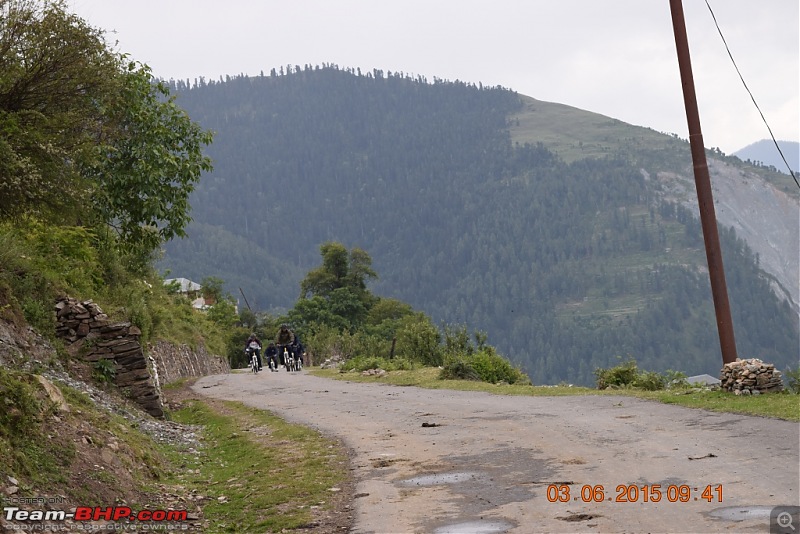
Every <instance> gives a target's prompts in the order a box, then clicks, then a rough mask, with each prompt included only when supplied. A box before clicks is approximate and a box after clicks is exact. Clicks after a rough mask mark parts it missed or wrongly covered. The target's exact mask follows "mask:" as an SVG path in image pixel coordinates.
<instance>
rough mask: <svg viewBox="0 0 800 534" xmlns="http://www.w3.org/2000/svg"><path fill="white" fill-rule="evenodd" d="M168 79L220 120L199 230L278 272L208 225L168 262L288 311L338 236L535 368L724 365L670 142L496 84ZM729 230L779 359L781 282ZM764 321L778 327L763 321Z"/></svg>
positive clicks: (747, 317) (786, 330)
mask: <svg viewBox="0 0 800 534" xmlns="http://www.w3.org/2000/svg"><path fill="white" fill-rule="evenodd" d="M175 89H177V91H178V103H179V104H180V105H182V106H183V107H184V108H186V109H187V110H188V111H189V113H190V114H191V115H192V116H193V118H195V120H197V121H198V122H200V123H201V124H203V126H204V127H210V128H213V129H215V130H217V132H218V133H217V137H216V141H215V145H214V146H212V147H210V150H209V151H210V153H211V155H212V157H213V158H214V160H215V167H216V170H215V173H214V174H212V175H209V176H206V177H205V178H204V180H203V181H201V184H200V185H199V187H198V190H197V191H196V192H195V195H194V197H193V200H192V205H193V206H194V210H195V211H194V214H193V215H194V216H195V219H196V223H195V225H194V226H193V227H190V228H189V233H190V235H192V234H195V235H197V229H200V228H204V229H205V230H203V231H202V233H203V234H209V233H212V234H213V233H216V232H217V231H216V230H213V228H214V227H216V226H220V225H222V226H220V227H221V228H222V227H224V228H225V232H228V233H229V234H230V233H233V234H236V235H240V236H242V237H244V238H245V239H246V240H247V241H248V242H249V245H248V248H249V249H250V250H252V251H253V254H254V257H268V258H269V262H260V261H259V262H258V263H265V265H267V266H269V265H272V266H271V267H268V268H267V269H266V270H263V269H259V268H258V267H257V265H253V266H251V267H247V266H246V265H245V264H246V263H247V261H248V260H247V254H246V252H247V251H243V250H240V248H241V247H242V246H244V245H241V244H240V245H239V246H238V247H233V246H231V243H232V241H233V240H232V239H221V240H220V239H217V240H213V239H212V240H209V239H207V238H204V239H203V240H200V241H194V242H193V243H192V242H186V241H184V242H175V243H170V244H169V245H168V247H167V255H166V259H165V262H164V265H165V266H168V267H170V268H172V269H173V273H176V274H181V275H185V276H199V277H202V276H206V275H217V276H221V277H222V278H224V279H225V278H227V274H231V275H233V276H235V277H236V278H237V280H242V283H243V285H245V289H246V290H247V291H248V300H250V302H251V303H253V301H254V300H256V301H257V302H258V307H259V308H260V309H267V310H269V309H272V310H274V311H275V312H277V313H279V312H280V310H281V308H283V309H286V308H287V307H289V306H290V305H291V303H292V302H293V298H294V297H295V296H296V295H297V288H298V286H297V282H298V281H299V279H297V280H294V279H293V277H294V276H296V273H299V272H302V271H303V270H305V269H307V268H308V267H310V266H312V265H313V262H314V261H315V255H316V251H317V248H318V246H319V244H321V243H322V242H324V241H327V240H336V241H340V242H343V243H344V244H345V245H346V246H359V247H361V248H364V249H365V250H367V251H368V252H369V253H370V254H371V255H372V257H373V259H374V266H375V268H376V270H377V271H378V273H379V274H380V276H381V280H380V281H378V282H377V283H376V289H378V291H379V293H381V294H383V295H386V296H390V297H396V298H399V299H401V300H403V301H405V302H409V303H410V304H412V305H413V306H414V307H415V308H416V309H423V310H425V311H426V312H428V313H429V314H431V315H432V316H433V317H434V318H435V319H436V320H437V321H443V322H446V323H463V324H467V325H469V326H470V327H471V328H478V329H481V330H485V331H487V332H489V334H490V335H491V336H496V337H498V338H499V341H498V342H494V343H493V344H494V345H495V346H497V347H498V348H499V349H500V350H501V351H503V352H504V353H506V354H508V355H509V356H510V357H511V359H512V360H513V361H516V362H517V363H518V364H520V365H522V366H523V367H525V369H526V371H527V372H528V373H529V374H530V375H531V376H532V378H534V379H535V380H537V381H558V380H561V379H565V380H569V381H570V382H575V383H580V382H583V383H587V382H589V381H591V375H592V371H593V368H594V367H597V366H604V365H608V364H609V362H612V361H613V359H614V357H615V356H617V355H624V354H626V353H627V354H631V355H635V356H636V357H637V359H640V361H641V362H643V365H644V366H650V367H653V368H664V366H665V365H667V364H668V360H667V359H664V356H665V355H666V354H671V353H675V352H677V353H684V354H685V356H684V359H685V363H684V364H683V365H684V368H685V370H686V371H687V372H709V373H715V372H716V370H715V369H714V367H715V366H717V365H718V364H719V363H718V362H719V356H718V352H719V349H718V347H716V346H715V345H716V341H715V340H716V332H715V327H714V320H713V311H712V310H711V307H710V303H709V300H710V294H709V291H710V290H709V289H708V287H707V286H708V280H707V275H704V274H703V264H704V254H703V252H702V237H701V235H700V231H699V224H698V223H697V221H696V220H695V219H694V217H693V216H692V215H691V211H690V208H691V197H692V194H691V192H690V191H688V189H687V188H686V187H683V186H682V185H681V181H682V180H684V179H685V176H687V175H688V176H690V173H691V159H690V157H689V151H688V145H687V144H686V142H685V141H682V140H680V139H678V138H677V137H676V136H668V135H665V134H659V133H657V132H654V131H653V130H650V129H646V128H641V127H634V126H630V125H625V123H622V122H620V121H616V120H614V119H609V118H606V117H603V116H601V115H597V114H590V115H589V114H588V112H583V113H581V112H580V111H581V110H576V108H570V107H569V106H563V105H560V104H556V105H551V104H548V103H543V102H539V101H535V100H533V99H529V98H528V97H523V96H520V95H518V94H516V93H514V92H513V91H510V90H507V89H502V88H477V87H475V86H473V85H470V84H465V83H462V82H458V83H450V82H441V81H436V82H435V83H433V84H429V83H427V82H426V81H424V80H419V79H409V78H407V77H402V76H396V75H389V76H384V75H383V74H382V73H375V74H374V75H368V76H357V75H355V74H354V73H352V72H345V71H341V70H338V69H330V68H328V69H307V70H305V71H298V72H295V73H291V74H289V75H283V76H266V77H257V78H246V77H243V78H240V79H233V80H231V81H230V82H226V83H220V84H212V85H208V86H204V87H195V88H188V87H176V88H175ZM531 105H533V106H534V108H535V109H534V111H538V112H539V116H538V117H533V119H532V118H531V117H528V116H525V111H526V106H531ZM554 110H556V111H554ZM558 110H560V111H561V113H558V112H557V111H558ZM564 110H567V111H569V113H568V114H567V113H565V112H564ZM548 114H549V115H548ZM587 121H588V122H593V121H594V122H596V123H597V124H599V125H600V127H598V128H595V130H596V131H588V130H589V128H587V126H586V123H587ZM548 123H549V124H553V123H557V124H558V126H559V128H560V131H554V129H553V128H550V129H549V130H548V129H547V125H548ZM543 130H546V131H547V132H549V134H550V138H547V136H546V135H543V134H542V133H541V132H542V131H543ZM581 131H582V132H584V133H583V134H581V135H577V134H574V132H581ZM587 132H588V133H587ZM526 135H527V137H526ZM570 135H572V137H570ZM543 141H547V143H548V147H545V144H544V142H543ZM551 149H552V151H551ZM569 152H571V153H572V154H573V155H578V156H580V155H581V154H588V157H584V158H581V157H572V158H571V159H567V158H562V154H564V153H569ZM710 152H711V151H710ZM714 156H715V159H720V160H723V161H725V164H726V165H733V166H736V165H739V166H740V167H737V168H742V169H749V167H748V166H746V165H744V164H742V163H741V162H739V161H738V160H736V159H735V158H727V157H725V156H724V155H722V154H714ZM746 172H750V171H749V170H747V171H746ZM753 172H756V173H760V172H765V171H764V170H763V169H756V170H754V171H753ZM687 173H688V174H687ZM774 174H777V173H774ZM673 175H675V176H677V177H679V179H676V178H674V177H673ZM759 179H760V178H759ZM769 179H770V180H777V183H780V179H781V178H780V177H778V178H775V177H772V176H769ZM770 187H773V186H770ZM228 191H230V192H228ZM229 195H233V196H234V197H235V198H229ZM789 198H791V200H792V202H794V197H791V196H789ZM717 202H719V199H717ZM687 206H689V207H687ZM248 213H252V214H253V216H252V217H247V218H245V217H244V214H248ZM722 233H723V240H724V248H723V252H724V253H725V254H726V270H728V269H730V271H732V272H733V273H734V275H733V276H732V278H734V280H735V282H734V283H733V284H732V286H733V287H732V288H731V289H732V294H733V301H734V303H736V302H737V301H739V300H741V299H744V301H745V302H748V306H747V307H746V308H744V309H742V308H740V309H739V311H736V307H735V306H734V313H735V314H737V316H736V317H735V319H734V321H735V323H742V328H743V333H744V335H743V336H741V337H742V338H743V339H744V341H743V350H744V351H745V353H747V354H751V353H752V352H757V353H759V354H760V355H762V356H764V357H773V355H776V356H779V357H781V358H787V357H788V353H791V352H792V351H793V350H794V349H789V348H788V347H790V346H791V341H790V339H791V336H792V335H793V332H796V330H797V326H796V316H795V317H794V319H792V318H791V317H790V316H791V315H792V312H790V311H788V309H787V310H783V309H782V308H781V305H780V304H779V303H778V301H777V299H776V297H774V295H772V293H771V290H769V289H768V285H769V284H770V283H779V284H780V283H781V282H779V281H777V282H776V277H775V276H774V275H770V274H765V273H761V274H758V272H759V267H758V266H757V258H759V257H760V256H761V255H762V254H761V253H758V252H756V253H752V252H748V250H747V248H746V247H745V246H744V242H743V241H742V240H741V239H739V241H738V242H737V241H736V240H735V238H734V237H733V234H731V233H729V232H726V231H723V232H722ZM220 235H222V234H220ZM212 241H213V247H214V249H215V250H216V251H217V252H215V253H212V252H210V251H211V250H212V249H211V248H209V247H210V246H212ZM726 249H727V250H726ZM728 258H731V259H730V261H729V259H728ZM748 262H749V263H748ZM729 265H730V267H729ZM747 265H750V266H749V267H748V266H747ZM176 269H178V270H179V271H180V272H178V271H177V270H176ZM246 273H249V274H246ZM293 273H294V274H293ZM248 280H249V282H248ZM258 280H260V281H258ZM237 285H238V284H237ZM229 287H230V286H229ZM239 287H241V286H239ZM757 287H758V288H762V287H763V289H758V288H757ZM270 288H271V289H270ZM234 289H235V286H234ZM742 291H744V292H745V293H744V294H747V295H748V296H744V294H743V293H742ZM752 292H755V293H752ZM768 293H769V295H772V296H769V295H768ZM782 293H783V294H786V293H791V291H790V290H787V291H784V292H782ZM251 294H255V295H256V296H254V297H251ZM702 295H708V297H705V298H703V297H702ZM706 299H708V300H706ZM752 302H756V303H758V306H753V305H752V304H751V303H752ZM787 314H788V315H787ZM759 315H761V316H763V317H759ZM767 316H773V317H778V318H780V319H779V320H780V321H786V322H785V323H784V322H782V323H781V325H782V326H780V327H779V328H778V330H779V331H778V332H777V333H775V334H772V333H770V334H767V333H766V332H767V331H768V330H769V329H768V328H767V326H766V323H764V321H765V320H766V317H767ZM793 321H794V322H793ZM761 323H764V324H761ZM659 324H660V325H662V326H661V327H659V326H655V325H659ZM664 325H669V326H668V327H664ZM642 332H646V335H644V336H642ZM758 332H762V334H759V333H758ZM781 354H783V356H780V355H781ZM782 361H785V360H782ZM656 370H658V369H656Z"/></svg>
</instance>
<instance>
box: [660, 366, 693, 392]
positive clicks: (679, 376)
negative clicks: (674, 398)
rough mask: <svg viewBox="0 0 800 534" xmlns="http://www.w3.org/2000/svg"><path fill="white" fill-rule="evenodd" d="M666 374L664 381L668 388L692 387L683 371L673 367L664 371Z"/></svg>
mask: <svg viewBox="0 0 800 534" xmlns="http://www.w3.org/2000/svg"><path fill="white" fill-rule="evenodd" d="M663 375H664V383H665V385H666V387H667V388H670V389H679V388H688V387H691V384H689V382H688V381H687V380H686V373H683V372H681V371H673V370H672V369H667V370H666V371H664V373H663Z"/></svg>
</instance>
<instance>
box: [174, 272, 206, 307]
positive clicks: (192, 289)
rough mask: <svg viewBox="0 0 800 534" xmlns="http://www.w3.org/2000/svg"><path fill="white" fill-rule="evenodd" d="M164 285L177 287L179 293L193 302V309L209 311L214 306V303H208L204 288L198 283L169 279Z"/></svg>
mask: <svg viewBox="0 0 800 534" xmlns="http://www.w3.org/2000/svg"><path fill="white" fill-rule="evenodd" d="M164 285H165V286H176V287H177V288H178V293H180V294H181V295H186V297H187V298H188V299H189V300H191V301H192V308H195V309H197V310H207V309H208V308H209V307H210V306H211V304H213V302H206V299H205V298H204V297H203V294H202V289H203V286H201V285H200V284H198V283H197V282H192V281H191V280H189V279H188V278H168V279H166V280H164ZM209 300H211V299H209Z"/></svg>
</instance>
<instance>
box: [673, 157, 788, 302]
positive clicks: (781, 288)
mask: <svg viewBox="0 0 800 534" xmlns="http://www.w3.org/2000/svg"><path fill="white" fill-rule="evenodd" d="M708 170H709V174H710V175H711V186H712V189H713V194H714V208H715V210H716V214H717V221H718V223H719V224H720V225H721V226H730V227H733V229H734V230H736V235H737V236H739V237H740V238H742V239H744V240H745V241H746V242H747V244H748V246H750V248H751V249H752V250H753V252H755V253H756V254H758V256H759V261H760V265H761V268H762V269H763V270H764V271H765V272H766V273H768V274H769V275H771V276H772V277H774V278H773V288H774V290H775V293H776V294H777V295H779V296H780V297H782V298H785V299H787V300H788V301H789V302H790V304H791V305H792V307H793V308H794V309H795V310H796V311H798V312H799V313H800V201H799V200H798V199H796V198H792V197H790V196H789V195H787V194H786V193H784V192H782V191H780V190H778V189H777V188H775V187H774V186H773V185H771V184H770V183H769V182H767V181H765V180H764V179H763V178H761V177H760V176H758V175H757V174H755V173H752V172H748V171H746V170H743V169H739V168H737V167H734V166H732V165H729V164H728V163H725V162H723V161H720V160H716V159H709V160H708ZM659 179H660V180H661V181H662V183H667V184H669V186H670V196H671V197H672V198H673V199H675V200H678V201H679V202H681V203H682V204H684V205H685V206H687V207H689V208H690V209H692V211H693V212H694V213H698V214H699V208H698V204H697V193H696V189H695V184H694V176H692V174H691V171H690V172H689V173H688V176H687V175H686V174H680V175H679V174H668V173H663V174H661V175H659Z"/></svg>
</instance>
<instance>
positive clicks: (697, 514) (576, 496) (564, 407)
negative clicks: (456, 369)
mask: <svg viewBox="0 0 800 534" xmlns="http://www.w3.org/2000/svg"><path fill="white" fill-rule="evenodd" d="M193 389H194V390H195V391H196V392H198V393H201V394H203V395H209V396H213V397H215V398H220V399H230V400H238V401H242V402H244V403H246V404H248V405H251V406H254V407H257V408H263V409H268V410H270V411H272V412H274V413H275V414H277V415H279V416H281V417H283V418H285V419H287V420H289V421H291V422H295V423H301V424H304V425H308V426H310V427H313V428H316V429H318V430H320V431H322V432H323V433H326V434H329V435H335V436H337V437H340V438H342V439H343V440H344V442H345V443H346V444H347V445H348V446H349V447H351V448H352V450H353V451H354V453H355V455H354V466H353V467H354V473H355V476H356V479H357V481H358V486H357V495H356V496H357V497H358V498H357V499H355V503H354V505H355V510H356V518H355V528H354V531H353V532H356V533H359V534H367V533H401V532H402V533H405V532H426V533H427V532H434V533H440V534H443V533H454V532H458V533H463V534H477V533H492V532H514V533H530V532H603V533H606V532H692V533H695V532H696V533H705V532H768V531H769V511H770V509H771V508H772V507H774V506H783V505H794V506H797V505H800V493H799V492H798V486H800V466H799V464H798V462H799V458H800V454H798V449H800V425H798V424H797V423H791V422H786V421H779V420H774V419H766V418H759V417H748V416H741V415H731V414H721V413H712V412H705V411H700V410H692V409H687V408H681V407H674V406H667V405H663V404H658V403H654V402H648V401H640V400H637V399H633V398H628V397H599V396H597V397H593V396H586V397H508V396H500V395H492V394H485V393H471V392H461V391H447V390H426V389H419V388H414V387H396V386H388V385H384V384H361V383H352V382H341V381H335V380H328V379H323V378H318V377H313V376H310V375H308V374H305V372H303V373H295V374H289V373H286V372H285V371H281V372H279V373H267V372H264V373H259V374H258V375H257V376H253V375H251V374H229V375H217V376H209V377H205V378H203V379H201V380H199V381H198V382H197V383H196V384H195V385H194V386H193ZM633 487H635V488H636V489H633ZM567 491H569V495H567ZM600 491H602V492H603V493H602V495H601V493H600ZM659 497H660V499H659ZM623 500H627V502H622V501H623ZM551 501H555V502H551ZM597 501H599V502H597ZM656 501H657V502H656ZM670 501H674V502H670ZM684 501H685V502H684ZM709 501H710V502H709ZM731 518H735V519H737V520H738V521H733V520H732V519H731ZM796 526H797V527H800V525H796Z"/></svg>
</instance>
